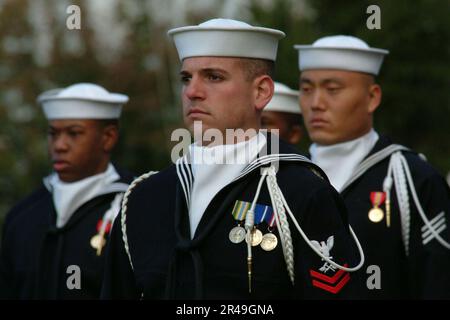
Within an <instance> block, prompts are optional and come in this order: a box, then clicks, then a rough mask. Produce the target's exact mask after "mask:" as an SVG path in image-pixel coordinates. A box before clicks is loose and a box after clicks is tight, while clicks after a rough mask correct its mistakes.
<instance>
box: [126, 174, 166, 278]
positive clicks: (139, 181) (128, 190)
mask: <svg viewBox="0 0 450 320" xmlns="http://www.w3.org/2000/svg"><path fill="white" fill-rule="evenodd" d="M155 173H158V171H149V172H147V173H144V174H143V175H141V176H139V177H137V178H136V179H135V180H133V182H132V183H131V184H130V186H129V187H128V189H127V191H126V192H125V195H124V196H123V200H122V210H121V211H122V213H121V217H120V223H121V226H122V240H123V245H124V248H125V251H126V253H127V256H128V259H129V260H130V265H131V269H133V270H134V268H133V262H132V261H131V255H130V248H129V245H128V237H127V225H126V212H127V205H128V197H129V196H130V194H131V191H133V189H134V188H135V187H136V186H137V185H138V184H139V183H141V182H142V181H144V180H145V179H147V178H149V177H150V176H152V175H154V174H155Z"/></svg>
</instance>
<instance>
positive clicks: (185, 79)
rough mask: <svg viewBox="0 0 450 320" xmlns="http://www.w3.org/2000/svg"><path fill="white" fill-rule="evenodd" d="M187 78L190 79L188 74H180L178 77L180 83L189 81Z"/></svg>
mask: <svg viewBox="0 0 450 320" xmlns="http://www.w3.org/2000/svg"><path fill="white" fill-rule="evenodd" d="M189 80H191V77H190V76H182V77H181V78H180V81H181V83H187V82H189Z"/></svg>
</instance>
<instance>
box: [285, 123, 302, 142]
mask: <svg viewBox="0 0 450 320" xmlns="http://www.w3.org/2000/svg"><path fill="white" fill-rule="evenodd" d="M302 137H303V129H302V127H301V126H300V125H293V126H292V127H291V128H290V130H289V139H288V142H289V143H290V144H293V145H296V144H298V143H299V142H300V140H302Z"/></svg>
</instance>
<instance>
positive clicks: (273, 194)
mask: <svg viewBox="0 0 450 320" xmlns="http://www.w3.org/2000/svg"><path fill="white" fill-rule="evenodd" d="M266 172H267V173H266V174H268V175H269V177H268V178H267V188H268V189H269V195H270V200H271V202H272V206H273V207H274V208H273V212H274V215H275V221H276V224H277V226H279V232H280V239H281V247H282V249H283V255H284V260H285V262H286V267H287V270H288V274H289V278H290V279H291V282H292V285H294V283H295V271H294V246H293V244H292V236H291V230H290V228H289V222H288V220H287V217H286V211H285V209H284V206H283V201H282V200H281V196H280V194H279V192H278V189H277V182H276V178H275V174H276V172H275V168H274V167H272V166H271V167H270V168H267V169H266Z"/></svg>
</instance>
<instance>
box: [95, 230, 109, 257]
mask: <svg viewBox="0 0 450 320" xmlns="http://www.w3.org/2000/svg"><path fill="white" fill-rule="evenodd" d="M105 244H106V240H105V238H104V237H103V236H102V235H101V234H96V235H95V236H93V237H92V238H91V247H92V248H94V249H95V250H97V255H98V256H99V255H100V254H101V253H102V248H103V247H104V246H105Z"/></svg>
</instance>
